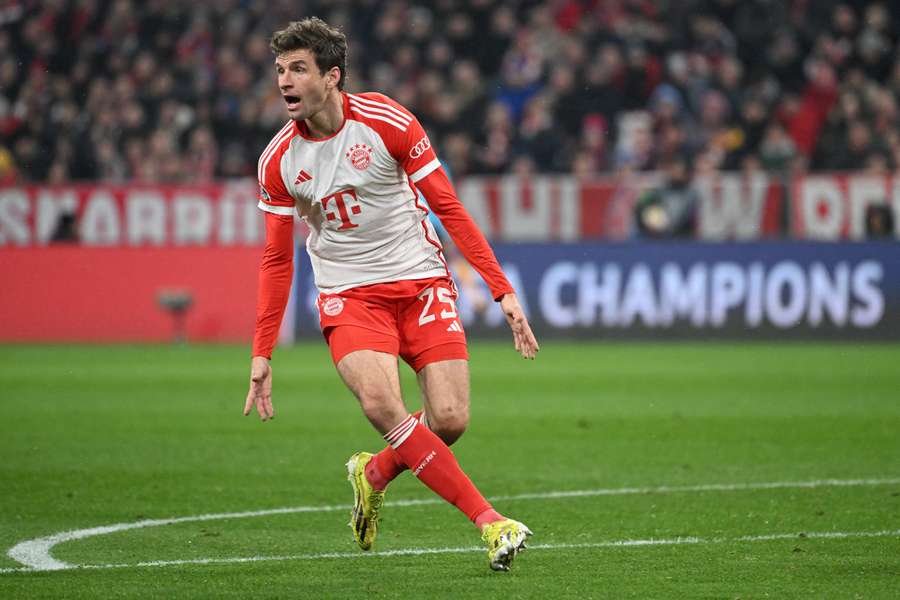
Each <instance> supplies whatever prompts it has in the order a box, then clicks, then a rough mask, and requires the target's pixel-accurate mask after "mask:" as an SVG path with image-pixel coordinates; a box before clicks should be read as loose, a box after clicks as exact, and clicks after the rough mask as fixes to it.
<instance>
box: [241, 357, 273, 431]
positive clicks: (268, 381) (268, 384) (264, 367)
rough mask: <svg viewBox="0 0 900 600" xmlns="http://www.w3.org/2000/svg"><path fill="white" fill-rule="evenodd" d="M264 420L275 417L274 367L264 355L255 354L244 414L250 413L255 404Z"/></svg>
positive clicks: (251, 365) (251, 366) (251, 364)
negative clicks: (273, 397)
mask: <svg viewBox="0 0 900 600" xmlns="http://www.w3.org/2000/svg"><path fill="white" fill-rule="evenodd" d="M254 404H255V405H256V412H258V413H259V418H260V419H262V420H263V421H268V420H269V419H273V418H275V409H273V408H272V367H270V366H269V361H268V359H267V358H265V357H263V356H254V357H253V359H252V362H251V363H250V391H249V392H247V402H246V403H245V404H244V416H245V417H246V416H247V415H249V414H250V410H251V409H252V408H253V405H254Z"/></svg>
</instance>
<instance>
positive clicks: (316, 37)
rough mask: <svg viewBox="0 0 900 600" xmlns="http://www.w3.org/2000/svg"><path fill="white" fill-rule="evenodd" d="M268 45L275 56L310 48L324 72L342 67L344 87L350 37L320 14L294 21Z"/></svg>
mask: <svg viewBox="0 0 900 600" xmlns="http://www.w3.org/2000/svg"><path fill="white" fill-rule="evenodd" d="M269 47H270V48H271V49H272V52H274V53H275V55H276V56H278V55H279V54H284V53H285V52H290V51H291V50H309V51H310V52H312V53H313V54H314V55H315V57H316V66H317V67H319V72H320V73H321V74H322V75H324V74H325V73H326V72H327V71H330V70H331V69H332V68H334V67H337V68H338V69H340V70H341V78H340V80H339V81H338V89H339V90H343V89H344V81H345V80H346V79H347V36H346V35H344V32H342V31H341V30H340V29H338V28H336V27H332V26H330V25H329V24H328V23H326V22H325V21H323V20H322V19H320V18H318V17H307V18H305V19H302V20H300V21H291V22H290V23H288V26H287V27H285V28H284V29H282V30H281V31H276V32H275V33H273V34H272V39H271V41H270V42H269Z"/></svg>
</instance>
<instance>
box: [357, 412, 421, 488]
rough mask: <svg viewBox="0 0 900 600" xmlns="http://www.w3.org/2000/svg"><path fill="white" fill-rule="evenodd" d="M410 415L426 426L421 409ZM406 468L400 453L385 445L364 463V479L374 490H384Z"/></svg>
mask: <svg viewBox="0 0 900 600" xmlns="http://www.w3.org/2000/svg"><path fill="white" fill-rule="evenodd" d="M412 416H413V417H415V418H416V419H418V420H419V421H420V422H421V423H423V424H425V426H426V427H427V426H428V425H427V423H426V422H425V417H424V416H422V411H421V410H417V411H416V412H414V413H413V414H412ZM406 469H407V467H406V463H404V462H403V459H401V458H400V455H399V454H397V452H396V451H395V450H394V449H393V448H391V447H390V446H386V447H385V448H384V450H382V451H381V452H379V453H378V454H376V455H375V456H373V457H372V460H370V461H369V464H367V465H366V479H368V480H369V483H371V484H372V487H374V488H375V489H376V490H384V488H386V487H387V485H388V484H389V483H390V482H392V481H393V480H394V479H396V478H397V476H398V475H400V473H402V472H403V471H405V470H406Z"/></svg>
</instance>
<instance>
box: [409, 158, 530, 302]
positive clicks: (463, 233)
mask: <svg viewBox="0 0 900 600" xmlns="http://www.w3.org/2000/svg"><path fill="white" fill-rule="evenodd" d="M416 187H418V188H419V189H420V190H421V191H422V193H423V194H424V195H425V199H426V200H428V206H430V207H431V209H432V210H433V211H434V214H436V215H437V217H438V218H439V219H440V220H441V224H443V226H444V228H446V229H447V233H449V234H450V238H451V239H452V240H453V243H454V244H456V247H457V248H459V250H460V252H462V255H463V256H464V257H465V258H466V260H467V261H468V262H469V264H470V265H472V267H474V268H475V270H476V271H478V274H479V275H481V277H482V279H484V282H485V283H486V284H487V286H488V288H489V289H490V290H491V297H492V298H493V299H494V300H500V299H501V298H502V297H503V296H504V295H506V294H510V293H513V292H515V290H514V289H513V287H512V285H511V284H510V283H509V280H508V279H507V278H506V275H504V274H503V269H501V268H500V263H498V262H497V257H496V256H495V255H494V251H493V250H491V246H490V245H489V244H488V242H487V240H486V239H485V237H484V235H483V234H482V233H481V230H480V229H478V225H476V224H475V221H474V220H473V219H472V217H471V215H469V212H468V211H467V210H466V208H465V207H464V206H463V204H462V202H460V201H459V198H458V197H457V196H456V192H455V191H454V190H453V184H451V183H450V179H449V178H448V177H447V174H446V173H445V172H444V169H442V168H440V166H439V167H438V168H437V169H436V170H434V171H432V172H430V173H429V174H428V176H427V177H424V178H422V179H421V180H420V181H419V182H418V183H417V184H416Z"/></svg>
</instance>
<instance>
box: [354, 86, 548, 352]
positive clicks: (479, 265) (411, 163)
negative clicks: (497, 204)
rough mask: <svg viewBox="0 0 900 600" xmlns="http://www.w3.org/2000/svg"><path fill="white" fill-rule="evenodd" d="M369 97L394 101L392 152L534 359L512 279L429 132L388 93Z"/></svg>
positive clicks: (388, 140) (387, 135)
mask: <svg viewBox="0 0 900 600" xmlns="http://www.w3.org/2000/svg"><path fill="white" fill-rule="evenodd" d="M369 99H371V100H375V101H378V102H383V103H386V104H388V105H390V109H389V111H393V112H394V113H395V116H397V115H399V118H400V124H402V127H384V128H383V135H382V139H383V140H384V142H385V144H386V145H387V148H388V150H389V152H390V153H391V156H393V157H394V159H395V160H396V161H397V162H398V163H399V164H400V166H401V167H402V168H403V170H404V171H405V172H406V174H407V176H408V177H409V180H410V182H412V184H413V185H414V186H415V187H417V188H419V189H420V190H421V191H422V193H423V194H425V198H427V199H428V205H429V206H430V207H431V209H432V210H433V211H434V214H436V215H437V216H438V218H439V219H440V220H441V223H443V225H444V227H445V228H446V229H447V233H449V234H450V237H451V239H453V243H454V244H456V246H457V248H459V250H460V252H462V255H463V256H464V257H465V258H466V260H467V261H468V262H469V264H470V265H472V266H473V267H474V268H475V270H476V271H478V274H479V275H481V277H482V279H484V281H485V283H487V285H488V288H489V289H490V290H491V297H493V298H494V300H495V301H497V302H500V307H501V308H502V309H503V314H504V315H506V321H507V322H508V323H509V326H510V328H511V329H512V332H513V341H514V342H515V345H516V350H517V351H518V352H519V354H521V355H522V356H523V357H525V358H534V356H535V354H536V353H537V351H538V350H539V349H540V347H539V346H538V343H537V340H536V339H535V337H534V333H532V331H531V326H530V325H529V324H528V319H527V318H526V317H525V312H524V311H523V310H522V307H521V305H520V304H519V300H518V298H517V297H516V291H515V290H514V289H513V286H512V285H511V284H510V283H509V280H508V279H507V278H506V275H504V274H503V269H501V268H500V263H498V262H497V257H496V256H494V251H493V250H491V247H490V245H489V244H488V242H487V240H486V239H485V238H484V235H483V234H482V233H481V230H479V229H478V226H477V225H476V224H475V221H473V220H472V217H471V216H470V215H469V213H468V211H467V210H466V209H465V207H464V206H463V205H462V202H460V201H459V198H457V196H456V191H455V190H454V189H453V184H451V183H450V179H449V178H448V177H447V174H446V173H445V172H444V169H443V167H441V163H440V161H439V160H438V158H437V155H436V154H435V153H434V148H432V147H431V141H430V140H429V139H428V135H427V134H426V133H425V130H424V129H423V128H422V125H421V124H420V123H419V120H418V119H416V117H415V115H413V114H412V113H411V112H409V111H408V110H406V109H405V108H404V107H403V106H401V105H400V104H398V103H396V102H394V101H393V100H391V99H390V98H388V97H387V96H383V95H381V94H372V95H371V96H370V98H369Z"/></svg>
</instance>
